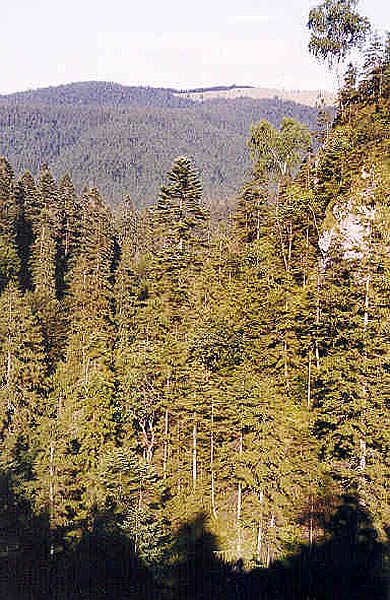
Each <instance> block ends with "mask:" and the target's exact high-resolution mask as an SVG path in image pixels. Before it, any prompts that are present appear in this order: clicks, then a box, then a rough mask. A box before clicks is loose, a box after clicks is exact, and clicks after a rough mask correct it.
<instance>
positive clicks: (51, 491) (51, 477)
mask: <svg viewBox="0 0 390 600" xmlns="http://www.w3.org/2000/svg"><path fill="white" fill-rule="evenodd" d="M49 506H50V509H49V523H50V538H51V539H50V559H53V558H54V541H53V530H54V510H55V507H54V442H53V440H51V441H50V459H49Z"/></svg>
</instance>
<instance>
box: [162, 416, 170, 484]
mask: <svg viewBox="0 0 390 600" xmlns="http://www.w3.org/2000/svg"><path fill="white" fill-rule="evenodd" d="M168 427H169V412H168V409H167V408H166V409H165V418H164V459H163V474H164V479H166V478H167V467H168V431H169V429H168Z"/></svg>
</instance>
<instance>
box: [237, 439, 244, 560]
mask: <svg viewBox="0 0 390 600" xmlns="http://www.w3.org/2000/svg"><path fill="white" fill-rule="evenodd" d="M243 443H244V440H243V435H242V429H241V431H240V442H239V449H238V452H239V457H240V459H241V457H242V450H243ZM241 511H242V483H241V481H239V482H238V489H237V558H240V557H241V552H242V539H241V535H242V532H241Z"/></svg>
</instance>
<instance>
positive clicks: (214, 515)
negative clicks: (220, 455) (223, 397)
mask: <svg viewBox="0 0 390 600" xmlns="http://www.w3.org/2000/svg"><path fill="white" fill-rule="evenodd" d="M210 471H211V510H212V513H213V517H215V518H216V517H217V510H216V507H215V471H214V399H212V400H211V435H210Z"/></svg>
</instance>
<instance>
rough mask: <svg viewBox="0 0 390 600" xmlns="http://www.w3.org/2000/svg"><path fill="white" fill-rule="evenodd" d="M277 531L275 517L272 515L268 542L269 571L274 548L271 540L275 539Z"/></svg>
mask: <svg viewBox="0 0 390 600" xmlns="http://www.w3.org/2000/svg"><path fill="white" fill-rule="evenodd" d="M275 529H276V523H275V515H274V514H272V515H271V520H270V525H269V534H268V541H267V560H266V567H267V569H268V568H269V566H270V564H271V561H272V560H273V547H272V546H273V539H271V538H273V537H274V534H275Z"/></svg>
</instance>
